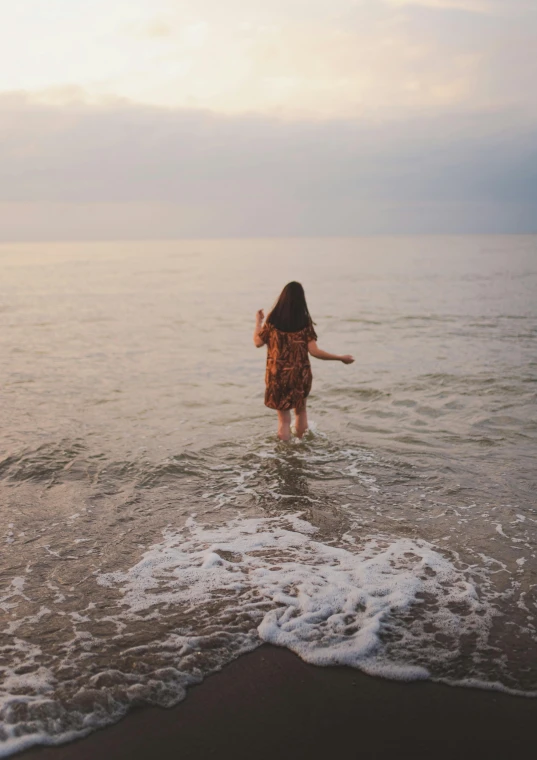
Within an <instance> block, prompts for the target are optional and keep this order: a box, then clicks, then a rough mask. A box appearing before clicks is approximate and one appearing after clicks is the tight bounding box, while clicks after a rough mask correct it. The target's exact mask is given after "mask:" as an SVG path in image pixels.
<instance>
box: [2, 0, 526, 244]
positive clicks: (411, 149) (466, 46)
mask: <svg viewBox="0 0 537 760" xmlns="http://www.w3.org/2000/svg"><path fill="white" fill-rule="evenodd" d="M0 18H1V19H2V24H1V26H0V239H3V240H42V239H43V240H56V239H103V238H104V239H121V238H123V239H126V238H172V237H220V236H237V237H240V236H252V237H253V236H264V235H282V236H287V235H308V236H310V235H311V236H315V235H359V234H400V233H403V234H406V233H409V234H418V233H495V232H506V233H511V232H537V86H536V84H535V83H536V82H537V0H355V1H354V2H353V1H351V0H270V1H269V0H195V1H193V0H185V1H184V2H180V1H179V0H130V2H126V1H125V0H46V2H44V1H43V2H40V1H39V0H17V2H13V1H12V0H0Z"/></svg>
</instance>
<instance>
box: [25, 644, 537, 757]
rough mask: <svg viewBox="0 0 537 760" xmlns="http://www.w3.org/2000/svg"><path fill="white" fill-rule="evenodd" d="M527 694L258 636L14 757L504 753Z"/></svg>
mask: <svg viewBox="0 0 537 760" xmlns="http://www.w3.org/2000/svg"><path fill="white" fill-rule="evenodd" d="M536 722H537V700H536V699H528V698H525V697H516V696H511V695H508V694H503V693H500V692H496V691H485V690H481V689H473V688H462V687H452V686H446V685H443V684H436V683H431V682H430V681H414V682H410V683H406V682H401V681H388V680H385V679H383V678H376V677H372V676H367V675H365V674H363V673H361V672H360V671H358V670H354V669H351V668H344V667H327V668H322V667H316V666H314V665H308V664H306V663H305V662H303V661H302V660H300V658H299V657H297V656H296V655H294V654H293V653H292V652H290V651H289V650H287V649H282V648H279V647H273V646H270V645H263V646H261V647H259V648H258V649H256V650H254V651H253V652H250V653H248V654H245V655H243V656H242V657H240V658H239V659H237V660H234V661H233V662H232V663H230V664H229V665H227V666H226V667H225V668H223V670H221V671H220V672H218V673H215V674H214V675H212V676H209V677H207V678H206V679H205V680H204V681H203V682H202V683H201V684H199V685H198V686H193V687H191V688H190V689H189V691H188V695H187V697H186V699H185V700H184V701H183V702H180V703H179V704H178V705H177V706H175V707H172V708H170V709H163V708H155V707H143V708H138V709H135V710H133V711H131V712H130V713H129V714H128V715H127V716H126V717H125V718H123V720H121V721H120V722H119V723H116V724H114V725H112V726H108V727H106V728H103V729H101V730H99V731H96V732H94V733H92V734H90V735H89V736H87V737H85V738H83V739H79V740H76V741H74V742H71V743H69V744H63V745H60V746H46V747H43V746H36V747H33V748H31V749H28V750H23V751H22V752H20V753H18V754H16V755H13V756H12V757H16V758H18V759H19V760H94V759H95V758H96V757H98V758H99V760H127V758H129V760H149V759H150V758H151V760H153V759H154V758H158V760H168V759H169V760H171V758H174V760H177V758H190V759H191V760H204V759H205V758H208V757H218V756H220V757H222V756H223V757H224V758H228V757H229V758H233V760H242V759H243V758H244V760H246V758H248V759H250V758H252V757H255V758H256V759H258V760H259V759H261V760H265V758H266V760H269V758H270V760H275V758H276V757H278V756H279V757H280V758H293V759H294V758H296V760H300V759H301V758H302V757H308V758H309V759H310V760H316V758H319V759H320V758H323V760H326V757H327V753H330V754H332V755H333V754H334V753H336V752H338V753H343V752H344V753H345V754H346V756H347V757H351V758H354V757H356V758H378V759H379V760H382V759H384V758H394V757H395V758H399V757H406V756H409V757H414V758H418V757H423V758H425V757H427V758H429V757H430V754H431V752H434V753H435V760H437V759H438V758H452V757H453V754H454V753H456V754H457V756H458V757H459V758H480V757H481V756H484V755H485V753H486V755H487V758H488V760H489V759H490V758H498V760H499V759H500V758H507V757H510V756H512V753H513V752H515V751H516V752H517V753H519V756H520V757H526V756H528V757H530V756H531V757H533V756H534V755H535V752H536V751H537V731H536V729H535V724H536Z"/></svg>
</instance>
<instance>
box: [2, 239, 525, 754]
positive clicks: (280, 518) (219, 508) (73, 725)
mask: <svg viewBox="0 0 537 760" xmlns="http://www.w3.org/2000/svg"><path fill="white" fill-rule="evenodd" d="M291 279H297V280H299V281H300V282H302V283H303V285H304V287H305V290H306V296H307V299H308V304H309V307H310V311H311V313H312V316H313V319H314V322H315V323H316V331H317V333H318V336H319V341H318V343H319V346H320V347H321V348H323V349H325V350H328V351H332V352H337V353H351V354H353V355H354V356H355V359H356V361H355V363H354V364H352V365H350V366H344V365H342V364H340V363H336V362H322V361H316V360H314V359H313V360H312V367H313V378H314V379H313V390H312V393H311V396H310V398H309V400H308V413H309V418H310V425H311V430H310V432H309V433H308V434H307V435H306V437H305V438H304V439H303V440H301V441H300V440H298V439H294V440H292V441H291V442H289V443H282V442H279V441H278V440H277V439H276V435H275V431H276V414H275V413H274V412H273V411H271V410H269V409H267V408H266V407H265V406H264V405H263V394H264V362H265V351H266V349H265V348H262V349H256V348H255V347H254V345H253V342H252V333H253V328H254V315H255V312H256V311H257V309H259V308H264V309H265V311H267V310H268V309H269V308H270V306H271V304H272V303H273V302H274V300H275V298H276V297H277V295H278V294H279V292H280V290H281V288H282V287H283V285H284V284H285V283H286V282H288V281H289V280H291ZM0 341H1V344H0V345H1V357H2V361H1V363H0V389H1V390H0V393H1V397H0V405H1V406H0V408H1V420H2V425H1V429H0V499H1V501H0V542H1V547H2V550H1V556H0V582H1V589H0V631H1V633H0V673H1V679H0V680H1V683H0V756H7V755H9V754H12V753H13V752H16V751H19V750H21V749H23V748H25V747H28V746H31V745H33V744H38V743H59V742H63V741H67V740H69V739H72V738H74V737H77V736H83V735H85V734H87V733H89V732H91V731H93V730H95V729H96V728H98V727H101V726H104V725H106V724H108V723H111V722H114V721H117V720H118V719H120V718H121V717H122V716H123V715H124V714H125V713H126V712H127V711H128V710H129V709H130V708H131V707H133V706H135V705H142V704H154V705H161V706H170V705H172V704H175V703H176V702H178V701H180V700H181V699H183V698H184V697H185V696H187V692H188V687H189V686H190V685H192V684H195V683H199V682H200V681H201V680H203V678H204V677H205V676H207V675H208V674H210V673H211V672H214V671H216V670H218V669H220V668H222V667H223V666H224V665H225V664H227V663H229V662H230V661H231V660H233V659H235V658H237V657H239V656H240V655H241V654H243V653H245V652H248V651H251V650H252V649H254V648H255V647H257V646H259V645H261V644H262V643H263V642H269V643H272V644H276V645H279V646H283V647H286V648H288V649H290V650H292V651H293V652H295V653H297V654H298V655H299V656H300V657H302V658H303V659H304V660H306V661H307V662H309V663H313V664H315V665H319V666H323V665H333V664H341V665H348V666H351V667H354V668H358V669H360V670H362V671H364V672H366V673H369V674H372V675H377V676H379V677H385V678H392V679H402V680H407V681H408V680H414V679H430V680H433V681H439V682H444V683H448V684H452V685H462V686H478V687H481V688H483V689H497V690H503V691H507V692H509V693H513V694H521V695H526V696H528V697H535V696H537V658H536V657H535V653H536V651H537V628H536V625H537V620H536V616H537V593H536V592H537V555H536V552H537V500H536V495H535V494H536V488H537V482H536V481H537V478H536V474H537V461H536V455H537V404H536V397H537V236H533V237H532V236H512V237H507V236H506V237H421V238H411V237H404V238H354V239H312V240H307V239H289V240H282V239H264V240H207V241H200V240H183V241H140V242H102V243H101V242H95V243H42V244H34V243H32V244H25V243H24V244H23V243H18V244H9V243H4V244H2V245H0ZM187 698H188V696H187Z"/></svg>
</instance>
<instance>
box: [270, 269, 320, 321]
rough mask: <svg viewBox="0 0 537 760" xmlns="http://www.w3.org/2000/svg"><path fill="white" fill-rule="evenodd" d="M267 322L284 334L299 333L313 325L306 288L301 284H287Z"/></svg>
mask: <svg viewBox="0 0 537 760" xmlns="http://www.w3.org/2000/svg"><path fill="white" fill-rule="evenodd" d="M267 322H270V324H271V325H273V326H274V327H275V328H276V329H277V330H282V331H283V332H298V330H303V329H304V328H305V327H308V325H311V324H313V322H312V319H311V317H310V313H309V311H308V304H307V303H306V296H305V294H304V288H303V287H302V285H301V284H300V283H299V282H294V281H293V282H288V283H287V285H286V286H285V288H284V289H283V290H282V292H281V293H280V296H279V298H278V300H277V301H276V303H275V304H274V306H273V307H272V309H271V311H270V314H269V315H268V317H267Z"/></svg>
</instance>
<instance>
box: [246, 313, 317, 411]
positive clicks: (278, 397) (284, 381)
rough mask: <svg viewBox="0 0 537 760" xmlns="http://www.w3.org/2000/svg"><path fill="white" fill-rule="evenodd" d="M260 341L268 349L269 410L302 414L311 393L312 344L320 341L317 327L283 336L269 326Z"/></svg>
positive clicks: (262, 333)
mask: <svg viewBox="0 0 537 760" xmlns="http://www.w3.org/2000/svg"><path fill="white" fill-rule="evenodd" d="M259 337H260V338H261V340H262V341H263V343H266V345H267V349H268V350H267V369H266V373H265V384H266V390H265V406H268V407H270V409H278V410H280V411H283V410H284V409H295V410H296V412H297V413H298V412H301V411H302V410H303V409H304V406H305V400H306V398H307V397H308V394H309V392H310V390H311V381H312V376H311V365H310V361H309V354H308V343H309V341H310V340H317V335H316V334H315V330H314V329H313V324H312V323H311V322H310V324H309V325H308V326H307V327H304V328H303V329H302V330H298V331H297V332H283V331H282V330H278V329H277V328H276V327H274V325H271V324H270V322H265V324H264V325H263V327H262V329H261V332H260V333H259Z"/></svg>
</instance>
